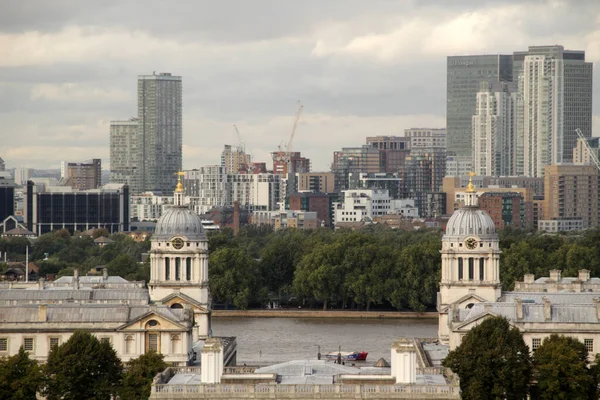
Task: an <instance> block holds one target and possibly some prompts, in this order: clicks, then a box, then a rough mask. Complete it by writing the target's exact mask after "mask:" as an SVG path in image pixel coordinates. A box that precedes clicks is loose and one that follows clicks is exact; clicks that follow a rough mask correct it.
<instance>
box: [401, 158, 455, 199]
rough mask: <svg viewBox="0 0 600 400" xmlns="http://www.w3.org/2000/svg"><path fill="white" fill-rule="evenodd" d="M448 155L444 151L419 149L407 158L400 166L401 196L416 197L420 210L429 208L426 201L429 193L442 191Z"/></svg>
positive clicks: (406, 197)
mask: <svg viewBox="0 0 600 400" xmlns="http://www.w3.org/2000/svg"><path fill="white" fill-rule="evenodd" d="M445 160H446V155H445V153H443V152H432V153H422V152H420V151H418V152H417V153H416V154H412V151H411V155H410V156H409V157H407V158H406V161H405V164H404V166H403V167H402V168H400V178H401V179H402V190H401V194H400V197H402V198H404V199H415V202H416V204H415V206H416V207H417V208H418V209H419V210H425V209H428V208H429V207H427V206H426V205H425V203H424V201H425V199H426V198H427V193H434V192H440V191H441V189H442V182H443V178H444V169H445Z"/></svg>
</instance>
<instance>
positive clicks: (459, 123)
mask: <svg viewBox="0 0 600 400" xmlns="http://www.w3.org/2000/svg"><path fill="white" fill-rule="evenodd" d="M512 70H513V68H512V56H510V55H475V56H451V57H448V60H447V82H446V129H447V147H448V148H447V150H448V155H450V156H467V157H471V135H472V117H473V115H474V114H475V99H476V95H477V91H478V90H479V84H480V82H481V81H489V82H498V81H511V80H512V77H513V72H512Z"/></svg>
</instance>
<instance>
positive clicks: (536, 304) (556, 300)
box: [438, 182, 600, 357]
mask: <svg viewBox="0 0 600 400" xmlns="http://www.w3.org/2000/svg"><path fill="white" fill-rule="evenodd" d="M498 243H499V242H498V234H497V233H496V231H495V228H494V222H493V221H492V219H491V218H490V216H489V215H487V213H485V212H484V211H482V210H480V209H479V208H478V206H477V195H476V193H475V187H474V186H473V184H472V182H470V183H469V185H468V187H467V194H466V201H465V206H464V207H463V208H460V209H458V210H456V211H455V212H454V214H453V215H452V217H451V218H450V220H449V221H448V224H447V226H446V233H445V235H444V237H443V238H442V252H441V253H442V278H441V282H440V291H439V293H438V312H439V340H440V342H441V343H444V344H447V345H449V347H450V349H451V350H452V349H454V348H456V347H457V346H459V345H460V343H461V341H462V338H463V337H464V336H465V335H466V334H467V333H468V332H469V330H470V329H472V328H473V327H475V326H477V325H478V324H480V323H481V322H482V321H483V320H484V319H485V318H488V317H490V316H502V317H506V318H507V319H508V320H509V322H510V324H511V325H513V326H515V327H517V328H518V329H519V330H520V331H521V333H522V334H523V338H524V340H525V343H526V344H527V345H528V346H529V348H530V349H531V350H532V351H533V350H535V349H536V348H537V347H538V346H539V345H540V344H541V342H542V340H543V339H544V338H545V337H547V336H549V335H551V334H553V333H557V334H561V335H568V336H572V337H575V338H577V339H579V340H580V341H581V342H582V343H584V344H585V345H586V347H587V348H588V350H589V352H590V356H591V357H593V356H594V355H595V354H597V353H599V352H600V279H598V278H591V279H590V276H589V271H580V272H579V276H578V277H573V278H563V277H561V274H560V271H558V270H554V271H551V274H550V277H546V278H539V279H538V280H534V277H533V276H532V275H526V276H525V279H524V281H523V282H517V283H516V284H515V290H514V291H512V292H502V291H501V286H500V262H499V260H500V253H501V251H500V249H499V245H498Z"/></svg>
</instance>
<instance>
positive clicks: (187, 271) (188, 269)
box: [185, 257, 192, 281]
mask: <svg viewBox="0 0 600 400" xmlns="http://www.w3.org/2000/svg"><path fill="white" fill-rule="evenodd" d="M185 280H186V281H191V280H192V259H191V258H190V257H187V258H186V259H185Z"/></svg>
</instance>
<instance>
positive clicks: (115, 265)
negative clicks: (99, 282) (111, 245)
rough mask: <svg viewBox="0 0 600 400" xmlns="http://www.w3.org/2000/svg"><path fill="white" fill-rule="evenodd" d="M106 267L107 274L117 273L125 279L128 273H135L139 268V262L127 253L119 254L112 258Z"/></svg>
mask: <svg viewBox="0 0 600 400" xmlns="http://www.w3.org/2000/svg"><path fill="white" fill-rule="evenodd" d="M106 267H107V268H108V274H109V275H111V276H117V275H118V276H120V277H122V278H125V279H128V277H129V276H130V275H134V274H136V273H137V272H138V270H139V269H140V265H139V263H137V262H136V261H135V260H134V259H133V257H132V256H130V255H129V254H119V255H118V256H116V257H115V258H114V259H112V260H111V261H110V262H109V263H108V264H107V265H106Z"/></svg>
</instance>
